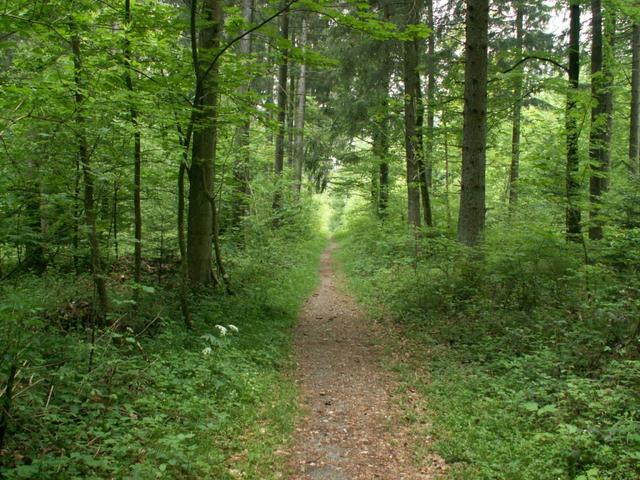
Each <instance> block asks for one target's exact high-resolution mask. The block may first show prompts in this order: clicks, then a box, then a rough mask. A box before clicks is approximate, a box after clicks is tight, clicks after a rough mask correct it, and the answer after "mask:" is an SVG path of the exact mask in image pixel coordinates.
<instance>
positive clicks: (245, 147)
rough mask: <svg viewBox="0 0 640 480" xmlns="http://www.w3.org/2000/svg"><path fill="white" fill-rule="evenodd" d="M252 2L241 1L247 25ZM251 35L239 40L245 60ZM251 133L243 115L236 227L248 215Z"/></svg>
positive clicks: (248, 116)
mask: <svg viewBox="0 0 640 480" xmlns="http://www.w3.org/2000/svg"><path fill="white" fill-rule="evenodd" d="M253 8H254V0H242V16H243V18H244V20H245V22H247V24H251V23H253ZM252 37H253V36H252V35H251V34H249V35H246V36H245V37H243V38H242V40H240V54H241V55H242V56H244V57H245V58H246V57H248V56H249V55H251V51H252V43H253V42H252ZM249 89H250V86H249V84H246V85H243V86H241V87H240V88H239V89H238V90H239V91H238V93H239V94H240V95H241V96H246V95H247V93H248V92H249ZM250 132H251V114H250V113H249V112H246V113H244V115H243V119H242V123H241V124H240V126H239V127H238V134H237V140H236V146H237V154H238V156H237V158H236V162H235V165H234V168H233V174H234V179H235V185H234V188H235V197H234V202H233V224H234V225H236V226H238V225H239V224H240V221H241V220H242V218H243V217H245V216H246V215H247V213H248V203H247V200H248V198H249V196H250V195H251V186H250V181H251V167H250V165H251V152H250V150H249V144H250V139H251V137H250Z"/></svg>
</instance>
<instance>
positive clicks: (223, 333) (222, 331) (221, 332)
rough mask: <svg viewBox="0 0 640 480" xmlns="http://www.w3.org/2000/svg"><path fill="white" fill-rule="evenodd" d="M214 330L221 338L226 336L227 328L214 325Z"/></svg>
mask: <svg viewBox="0 0 640 480" xmlns="http://www.w3.org/2000/svg"><path fill="white" fill-rule="evenodd" d="M216 328H217V329H218V334H220V336H221V337H224V336H225V335H226V334H227V327H223V326H222V325H216Z"/></svg>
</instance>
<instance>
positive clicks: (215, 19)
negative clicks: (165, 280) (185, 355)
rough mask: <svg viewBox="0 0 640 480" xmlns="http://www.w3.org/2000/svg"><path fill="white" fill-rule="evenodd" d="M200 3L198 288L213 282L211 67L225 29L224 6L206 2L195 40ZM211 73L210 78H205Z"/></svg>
mask: <svg viewBox="0 0 640 480" xmlns="http://www.w3.org/2000/svg"><path fill="white" fill-rule="evenodd" d="M196 4H197V1H196V0H193V2H192V8H191V37H192V39H191V42H192V55H193V60H194V62H193V63H194V70H195V74H196V95H195V99H194V107H193V114H192V129H193V150H192V155H191V168H190V169H189V183H190V188H189V213H188V234H187V258H188V270H189V280H190V282H191V285H192V286H194V287H197V286H199V285H203V284H206V283H211V282H212V280H213V277H212V274H211V247H212V238H213V236H214V232H213V224H214V211H213V208H212V207H213V203H214V202H213V192H214V165H215V153H216V136H217V77H218V69H217V65H213V66H211V61H212V57H213V52H215V50H216V48H217V47H218V45H219V38H220V32H221V29H222V4H221V2H220V1H219V0H205V1H204V2H203V8H202V12H201V14H202V15H203V17H204V19H203V20H205V21H206V22H207V23H206V26H205V27H202V28H201V30H200V32H199V34H198V36H197V38H196V19H197V18H196V17H197V5H196ZM207 71H208V74H206V73H207Z"/></svg>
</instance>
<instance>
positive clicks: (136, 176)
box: [124, 0, 142, 300]
mask: <svg viewBox="0 0 640 480" xmlns="http://www.w3.org/2000/svg"><path fill="white" fill-rule="evenodd" d="M124 21H125V24H126V27H125V28H126V29H127V34H125V40H124V62H125V69H126V71H125V83H126V85H127V90H128V91H129V95H130V96H131V97H130V99H129V116H130V118H131V125H132V127H133V224H134V237H135V243H134V247H133V280H134V281H135V283H136V288H135V298H136V300H137V298H138V293H139V285H140V280H141V266H142V206H141V202H140V183H141V178H140V177H141V175H140V173H141V172H140V166H141V161H142V147H141V141H140V125H139V123H138V109H137V108H136V104H135V101H134V98H133V94H134V89H133V78H132V75H131V69H130V67H131V41H130V40H129V35H128V29H129V28H131V21H132V19H131V0H125V2H124Z"/></svg>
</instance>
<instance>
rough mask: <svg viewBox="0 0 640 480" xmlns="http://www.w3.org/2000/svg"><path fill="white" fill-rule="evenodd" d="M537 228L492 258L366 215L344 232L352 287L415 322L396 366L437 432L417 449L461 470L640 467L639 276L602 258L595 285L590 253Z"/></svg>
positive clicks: (559, 473)
mask: <svg viewBox="0 0 640 480" xmlns="http://www.w3.org/2000/svg"><path fill="white" fill-rule="evenodd" d="M527 235H528V237H519V239H518V238H517V239H511V240H513V241H514V242H520V241H521V244H520V245H519V246H518V248H517V249H513V250H511V248H512V247H513V245H509V244H508V242H509V240H510V239H508V238H506V237H505V236H501V237H500V239H499V240H500V245H502V247H501V249H495V250H492V248H493V247H494V246H495V245H492V243H491V242H492V239H491V238H488V240H487V248H488V250H487V252H486V253H485V255H484V256H483V257H482V258H473V257H469V256H468V255H467V254H466V252H464V251H462V250H461V248H460V247H459V246H457V245H456V244H455V242H450V241H448V240H446V239H443V238H436V239H430V240H424V241H422V240H421V241H420V243H419V244H418V245H416V242H415V241H414V239H413V237H412V236H411V235H407V234H405V233H404V232H403V231H402V230H401V228H398V226H396V229H395V230H394V228H393V226H390V227H389V228H388V229H382V228H381V227H380V226H377V225H375V224H373V223H372V222H371V221H370V220H367V219H356V220H355V221H353V222H352V223H351V224H350V225H349V230H348V231H347V232H346V233H343V234H342V236H340V237H338V240H339V243H340V244H341V248H340V250H339V251H338V253H337V255H338V258H339V260H341V262H342V264H343V265H344V268H345V271H346V274H347V277H348V279H349V282H350V287H351V288H352V290H353V292H354V293H355V294H356V295H357V296H358V297H359V299H360V301H361V302H362V303H363V304H365V305H367V306H368V308H369V310H370V312H371V313H372V314H373V315H377V316H380V317H387V318H391V319H393V321H394V322H395V323H396V325H398V326H399V328H400V331H401V332H402V333H403V335H402V336H401V338H400V339H399V340H398V341H397V342H396V343H397V345H396V348H397V349H398V351H401V352H402V355H394V362H393V365H394V367H393V368H395V369H396V370H397V371H398V373H399V374H400V377H401V379H402V383H403V387H404V388H405V389H407V390H411V391H417V392H419V393H421V394H422V395H421V396H422V397H423V398H424V403H423V404H422V405H420V406H419V408H416V409H413V410H412V411H411V412H409V413H408V416H409V417H411V418H410V420H412V421H414V422H415V423H416V426H420V428H422V429H423V435H424V436H425V437H426V436H431V437H432V438H433V439H434V440H435V441H434V443H433V444H429V442H420V441H418V442H416V445H414V447H415V451H416V452H417V454H418V455H421V456H427V455H428V454H429V453H430V451H429V450H430V449H431V448H433V449H435V451H436V452H437V453H438V454H440V455H441V456H442V457H443V458H444V459H445V460H446V462H447V463H448V465H449V470H448V476H449V478H452V479H459V480H476V479H482V480H497V479H502V480H569V479H575V480H634V479H636V478H640V463H639V460H640V422H639V420H640V418H639V413H638V412H639V407H640V405H639V403H638V392H639V391H640V388H639V387H640V362H639V361H638V356H637V345H635V344H633V343H632V342H633V336H632V334H631V336H629V333H628V332H629V331H630V330H632V329H633V328H634V327H635V323H633V322H632V321H628V322H627V323H624V324H623V323H622V321H623V320H624V319H626V318H631V317H630V316H629V317H627V316H628V315H630V314H631V312H632V311H635V310H634V305H636V304H635V303H633V302H636V300H635V298H634V297H633V293H630V291H631V292H633V291H634V290H633V288H634V287H633V285H632V284H624V283H618V284H617V287H615V288H614V287H613V285H616V284H615V283H613V282H615V281H617V280H616V277H615V275H609V274H608V273H607V272H605V269H604V267H598V268H601V270H598V271H596V270H593V267H591V266H589V267H587V268H588V269H591V270H589V271H588V272H587V273H588V274H589V275H590V279H589V290H588V291H583V290H581V285H584V283H585V282H584V281H583V280H584V279H583V277H582V276H583V275H584V274H585V271H584V270H581V269H579V268H578V267H576V265H578V264H579V257H578V255H575V257H574V256H573V253H572V252H568V251H567V250H565V247H564V243H563V241H562V239H558V240H557V241H556V240H555V239H549V238H547V243H546V244H545V239H544V238H531V237H535V232H531V231H529V232H527ZM528 250H529V251H528ZM532 250H535V251H532ZM609 273H610V272H609ZM596 274H597V275H600V277H598V276H597V275H596ZM597 278H600V280H597ZM603 279H605V280H603ZM596 280H597V281H596ZM618 281H619V280H618ZM599 282H602V283H599ZM607 285H608V288H607ZM624 289H628V290H624ZM620 292H624V293H626V294H628V295H630V298H627V299H623V298H620ZM629 302H631V303H629ZM392 341H393V340H392ZM623 342H625V343H623Z"/></svg>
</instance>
